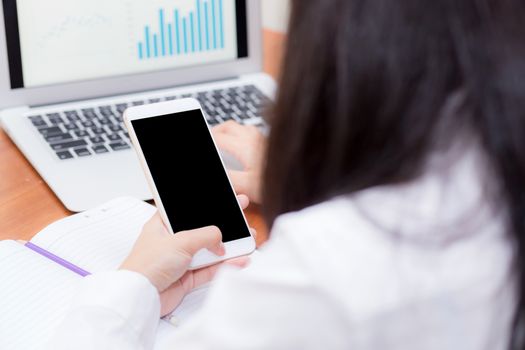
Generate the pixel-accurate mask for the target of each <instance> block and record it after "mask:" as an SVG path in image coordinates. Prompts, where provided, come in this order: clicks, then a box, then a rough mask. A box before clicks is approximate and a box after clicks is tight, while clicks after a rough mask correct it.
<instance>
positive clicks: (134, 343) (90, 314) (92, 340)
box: [46, 271, 160, 350]
mask: <svg viewBox="0 0 525 350" xmlns="http://www.w3.org/2000/svg"><path fill="white" fill-rule="evenodd" d="M159 317H160V301H159V294H158V292H157V290H156V289H155V287H153V285H152V284H151V283H150V282H149V281H148V280H147V279H146V278H145V277H144V276H142V275H140V274H138V273H135V272H131V271H112V272H105V273H99V274H95V275H91V276H88V277H85V278H84V281H83V282H82V286H81V290H80V291H79V294H78V296H77V297H76V299H75V302H74V304H73V305H72V306H71V308H70V310H69V313H68V315H67V316H66V318H65V319H64V320H63V322H62V324H61V326H60V327H59V329H58V330H57V332H56V333H55V335H54V337H53V339H52V340H51V342H50V343H49V344H47V346H46V348H47V349H56V350H61V349H64V350H66V349H67V350H69V349H78V350H82V349H100V350H104V349H123V350H125V349H136V350H139V349H151V348H152V347H153V344H154V342H155V334H156V330H157V325H158V322H159Z"/></svg>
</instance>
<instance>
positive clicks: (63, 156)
mask: <svg viewBox="0 0 525 350" xmlns="http://www.w3.org/2000/svg"><path fill="white" fill-rule="evenodd" d="M57 156H58V158H60V159H71V158H73V155H72V154H71V152H69V151H60V152H57Z"/></svg>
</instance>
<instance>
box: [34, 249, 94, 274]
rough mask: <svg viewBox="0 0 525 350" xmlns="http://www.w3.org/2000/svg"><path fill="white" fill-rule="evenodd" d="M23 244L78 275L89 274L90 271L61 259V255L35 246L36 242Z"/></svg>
mask: <svg viewBox="0 0 525 350" xmlns="http://www.w3.org/2000/svg"><path fill="white" fill-rule="evenodd" d="M25 246H26V247H27V248H29V249H31V250H32V251H34V252H36V253H38V254H40V255H42V256H43V257H46V258H48V259H49V260H51V261H54V262H56V263H57V264H59V265H61V266H63V267H65V268H66V269H68V270H71V271H73V272H74V273H76V274H78V275H80V276H82V277H85V276H87V275H90V273H89V272H87V271H86V270H84V269H81V268H80V267H78V266H76V265H74V264H72V263H70V262H69V261H67V260H64V259H62V258H61V257H59V256H56V255H55V254H53V253H50V252H48V251H47V250H45V249H44V248H40V247H39V246H37V245H36V244H33V243H31V242H27V243H26V244H25Z"/></svg>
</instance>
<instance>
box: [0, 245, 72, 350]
mask: <svg viewBox="0 0 525 350" xmlns="http://www.w3.org/2000/svg"><path fill="white" fill-rule="evenodd" d="M0 279H1V281H2V282H1V287H0V305H1V308H0V309H1V315H0V349H28V350H31V349H37V348H39V346H41V345H42V343H43V342H46V341H49V339H50V337H51V336H52V334H53V332H54V330H55V328H56V327H57V326H58V324H59V323H60V321H61V320H62V318H63V316H64V314H65V312H66V310H67V308H68V307H69V304H70V302H71V300H72V297H73V296H74V290H75V288H76V287H77V286H78V284H79V282H80V281H81V277H80V276H78V275H76V274H75V273H73V272H71V271H69V270H67V269H65V268H63V267H62V266H60V265H57V264H55V263H54V262H52V261H50V260H48V259H46V258H44V257H43V256H41V255H39V254H36V253H34V252H33V251H31V250H29V249H27V248H26V247H24V246H23V245H21V244H19V243H17V242H14V241H2V242H0Z"/></svg>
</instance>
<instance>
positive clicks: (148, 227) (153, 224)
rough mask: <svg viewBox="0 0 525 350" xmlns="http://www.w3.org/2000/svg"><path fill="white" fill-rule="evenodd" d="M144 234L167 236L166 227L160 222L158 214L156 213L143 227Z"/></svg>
mask: <svg viewBox="0 0 525 350" xmlns="http://www.w3.org/2000/svg"><path fill="white" fill-rule="evenodd" d="M144 228H145V229H144V230H143V231H144V232H151V233H155V234H164V235H169V231H168V229H167V228H166V225H165V224H164V222H163V221H162V218H161V216H160V213H159V212H158V211H157V212H156V213H155V214H153V216H152V217H151V218H150V219H149V220H148V221H147V222H146V224H145V225H144Z"/></svg>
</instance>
